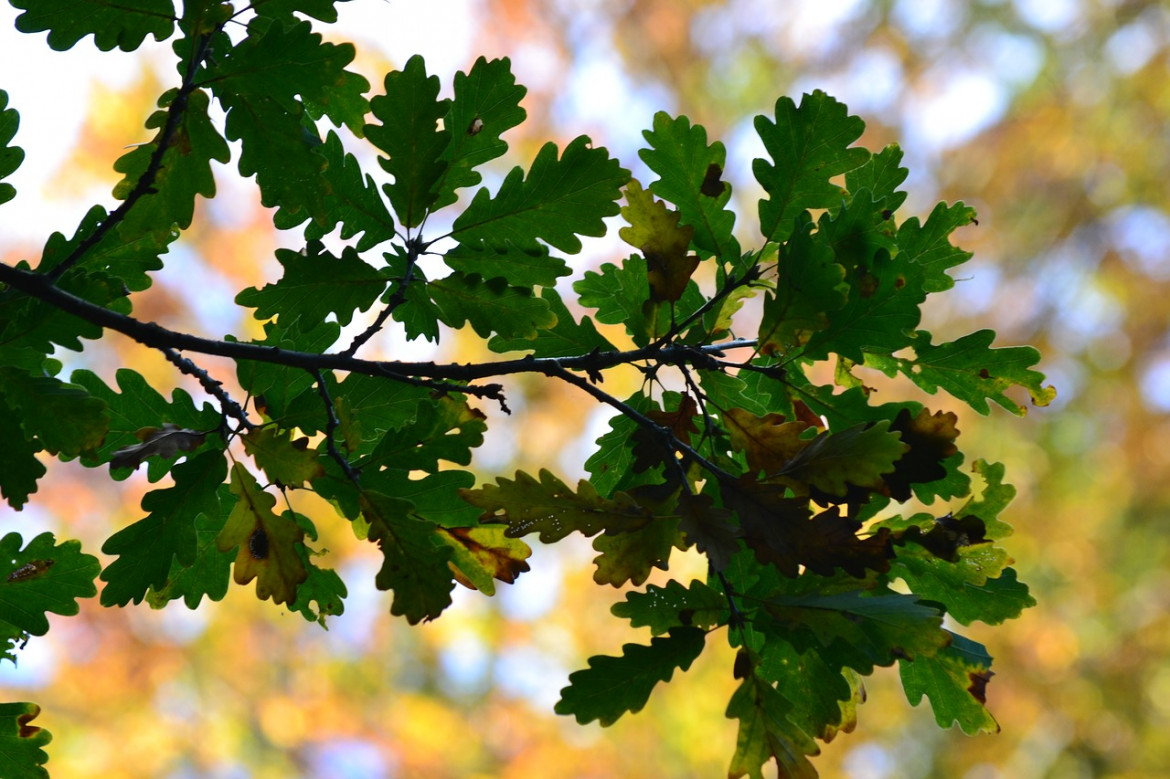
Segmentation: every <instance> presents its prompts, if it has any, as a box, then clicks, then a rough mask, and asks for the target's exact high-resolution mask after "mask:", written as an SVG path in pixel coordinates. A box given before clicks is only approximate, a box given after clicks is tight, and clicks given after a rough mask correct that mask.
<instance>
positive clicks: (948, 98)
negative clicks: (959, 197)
mask: <svg viewBox="0 0 1170 779" xmlns="http://www.w3.org/2000/svg"><path fill="white" fill-rule="evenodd" d="M939 78H940V79H943V80H942V81H941V83H940V84H939V85H938V87H937V88H936V89H934V90H933V91H931V92H927V93H924V94H918V95H914V96H913V97H912V98H911V99H910V100H908V101H907V105H906V107H905V108H904V110H903V118H902V121H903V126H904V127H905V128H906V133H907V136H908V137H907V139H906V146H907V147H912V146H915V145H925V146H928V147H930V148H931V149H933V150H935V151H942V150H944V149H948V148H950V147H953V146H957V145H959V144H961V143H963V142H964V141H966V140H968V139H970V138H972V137H974V136H975V135H977V134H978V133H979V132H980V131H981V130H983V129H985V128H987V127H989V126H990V125H992V124H994V123H995V122H996V121H998V120H999V119H1000V118H1001V117H1002V116H1003V114H1004V111H1006V110H1007V106H1008V95H1007V90H1005V89H1004V88H1003V86H1002V85H1001V84H1000V83H999V82H998V81H997V80H996V79H995V78H993V77H992V76H990V75H988V74H986V73H981V72H979V71H977V70H966V71H959V72H958V73H955V74H953V75H948V76H943V75H942V74H939Z"/></svg>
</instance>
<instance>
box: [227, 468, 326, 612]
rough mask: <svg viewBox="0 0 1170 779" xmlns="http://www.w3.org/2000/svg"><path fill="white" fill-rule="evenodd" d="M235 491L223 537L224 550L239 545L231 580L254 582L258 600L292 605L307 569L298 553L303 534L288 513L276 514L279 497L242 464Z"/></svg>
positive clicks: (234, 479)
mask: <svg viewBox="0 0 1170 779" xmlns="http://www.w3.org/2000/svg"><path fill="white" fill-rule="evenodd" d="M231 491H232V492H233V493H235V494H236V496H238V497H239V500H238V501H237V502H236V506H235V508H234V509H232V513H231V515H230V516H229V517H228V519H227V523H226V524H225V525H224V528H223V530H222V531H220V534H219V536H218V537H217V538H216V546H217V547H218V548H219V551H221V552H227V551H229V550H231V549H234V548H236V547H238V548H239V551H238V552H237V553H236V563H235V568H234V571H233V578H234V579H235V582H236V584H247V583H248V582H250V581H252V580H253V579H256V597H258V598H259V599H260V600H265V599H267V598H272V602H273V603H287V604H289V605H291V604H292V603H294V602H295V601H296V599H297V586H298V585H299V584H300V583H301V582H303V581H304V580H305V579H306V578H307V577H308V571H306V570H305V565H304V563H303V562H302V561H301V556H300V555H299V554H298V553H297V547H298V546H302V545H303V544H304V538H305V531H304V530H303V529H302V528H301V527H300V525H298V524H297V523H296V522H295V521H294V520H293V519H292V518H291V517H290V516H289V515H288V514H283V515H280V516H277V515H276V514H274V513H273V511H272V507H273V506H275V505H276V498H274V497H273V496H272V495H270V494H268V493H267V492H265V491H264V490H263V489H261V488H260V485H259V484H258V483H257V482H256V477H254V476H253V475H252V474H251V473H249V472H248V470H247V469H246V468H245V467H244V466H243V465H242V464H240V463H236V464H235V465H233V466H232V477H231Z"/></svg>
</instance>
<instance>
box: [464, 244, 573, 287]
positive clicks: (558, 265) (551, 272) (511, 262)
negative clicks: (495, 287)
mask: <svg viewBox="0 0 1170 779" xmlns="http://www.w3.org/2000/svg"><path fill="white" fill-rule="evenodd" d="M443 262H444V263H446V264H447V267H449V268H451V270H455V271H462V272H464V273H467V274H472V273H474V274H478V275H480V276H482V277H484V278H486V279H493V278H497V277H498V278H502V279H503V280H504V281H506V282H507V283H508V284H511V285H513V286H516V287H534V286H542V287H552V286H553V285H555V284H556V283H557V279H558V278H560V277H562V276H568V275H569V266H568V265H566V264H565V261H564V260H563V259H561V258H560V257H554V256H553V255H552V253H551V252H550V251H549V249H548V247H547V246H529V247H526V248H522V247H519V246H516V245H514V244H512V243H510V242H504V243H502V244H495V245H492V246H483V247H476V246H469V245H467V244H458V245H456V246H454V247H453V248H451V249H450V250H449V251H448V252H447V253H445V254H444V255H443Z"/></svg>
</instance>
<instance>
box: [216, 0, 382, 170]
mask: <svg viewBox="0 0 1170 779" xmlns="http://www.w3.org/2000/svg"><path fill="white" fill-rule="evenodd" d="M355 54H356V50H355V49H354V46H353V44H351V43H340V44H335V43H329V42H327V41H324V40H323V39H322V37H321V34H320V33H316V32H313V26H312V24H311V23H309V22H307V21H298V22H297V23H296V24H292V25H284V24H280V23H276V22H272V21H271V20H269V19H265V18H264V17H263V15H260V16H257V17H256V19H254V20H253V21H252V22H251V23H249V25H248V35H246V36H244V37H243V38H241V39H240V41H239V43H237V44H236V45H235V46H233V47H232V49H231V50H230V51H229V52H227V54H226V56H224V57H223V58H222V59H220V60H218V61H217V62H216V64H215V65H214V66H213V67H212V68H210V69H209V70H208V72H207V73H206V74H205V75H206V77H207V78H208V79H209V80H212V81H213V82H214V84H215V85H216V88H217V89H219V90H223V92H224V93H234V94H237V95H240V96H243V97H245V98H247V99H249V100H255V99H257V98H261V97H263V98H267V99H269V100H271V101H273V104H274V105H275V106H278V107H279V109H280V110H281V111H282V112H283V113H285V114H287V115H289V116H300V114H301V110H302V107H303V105H304V104H311V105H312V106H314V107H315V108H316V109H318V111H319V112H317V111H315V112H314V113H315V115H317V116H320V115H321V114H322V113H323V114H324V115H325V116H328V117H329V119H330V121H332V122H333V124H334V125H335V126H337V127H341V126H343V125H345V126H348V127H349V128H350V129H351V130H353V131H355V132H356V133H358V134H359V135H360V134H361V126H362V123H363V122H364V121H365V114H366V103H365V100H364V98H362V94H363V93H364V92H366V91H368V90H369V88H370V83H369V82H368V81H366V79H365V78H363V77H362V76H360V75H358V74H356V73H353V72H350V71H348V70H346V69H345V66H346V65H348V64H349V63H350V62H352V61H353V58H354V56H355ZM297 98H301V100H303V101H304V104H303V103H302V102H301V100H298V99H297ZM245 175H247V174H245Z"/></svg>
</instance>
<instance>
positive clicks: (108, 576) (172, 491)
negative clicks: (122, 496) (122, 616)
mask: <svg viewBox="0 0 1170 779" xmlns="http://www.w3.org/2000/svg"><path fill="white" fill-rule="evenodd" d="M171 476H172V477H173V478H174V482H175V483H174V486H172V487H167V488H164V489H156V490H153V491H151V492H148V493H146V495H145V496H144V497H143V498H142V508H143V510H144V511H147V512H149V513H148V514H147V516H146V517H145V518H144V519H140V520H138V521H137V522H135V523H134V524H132V525H129V526H127V527H124V528H122V529H121V530H119V531H118V532H117V533H115V534H114V535H112V536H110V537H109V539H107V540H106V543H105V544H103V545H102V552H104V553H105V554H109V555H117V556H118V559H117V560H114V561H113V562H112V563H110V564H109V565H108V566H106V569H105V570H104V571H102V577H101V578H102V581H104V582H106V586H105V589H103V590H102V605H103V606H125V605H126V604H127V603H130V602H131V601H134V602H135V603H141V602H142V600H143V598H145V597H146V593H147V590H149V589H151V588H153V589H154V590H161V589H163V588H164V587H166V584H167V576H168V574H169V573H170V571H171V566H172V564H173V563H174V562H177V563H178V564H179V565H180V566H190V565H192V564H193V563H194V562H195V559H196V554H197V551H198V546H197V540H196V536H195V518H196V517H198V516H199V515H200V514H206V515H207V516H209V517H216V516H219V513H220V503H219V485H220V484H222V483H223V480H224V478H225V477H226V476H227V465H226V462H225V460H224V456H223V453H222V452H217V451H207V452H204V453H203V454H201V455H199V456H197V457H195V458H193V459H191V460H188V461H186V462H183V463H179V464H178V465H176V466H174V467H173V468H172V469H171Z"/></svg>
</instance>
